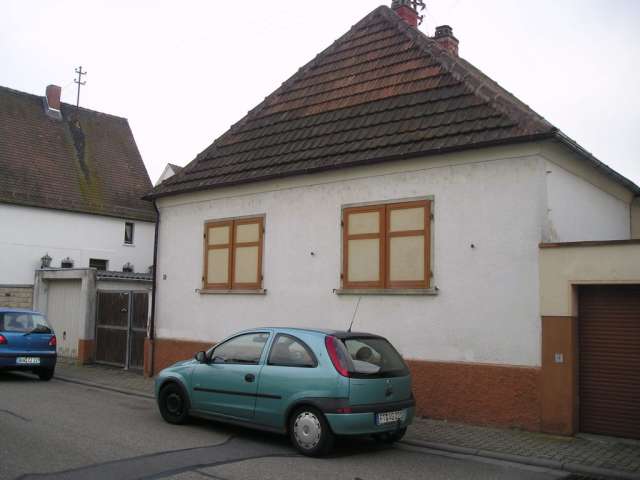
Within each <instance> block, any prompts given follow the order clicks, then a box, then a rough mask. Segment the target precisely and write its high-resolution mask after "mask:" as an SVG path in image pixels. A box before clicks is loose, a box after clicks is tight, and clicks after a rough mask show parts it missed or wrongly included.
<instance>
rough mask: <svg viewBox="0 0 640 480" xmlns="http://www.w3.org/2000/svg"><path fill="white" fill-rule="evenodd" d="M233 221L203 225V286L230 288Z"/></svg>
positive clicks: (207, 287)
mask: <svg viewBox="0 0 640 480" xmlns="http://www.w3.org/2000/svg"><path fill="white" fill-rule="evenodd" d="M232 232H233V222H232V221H227V222H211V223H207V224H206V226H205V240H204V241H205V258H204V264H205V269H204V286H205V288H206V289H227V290H228V289H230V288H231V265H232V255H233V251H232Z"/></svg>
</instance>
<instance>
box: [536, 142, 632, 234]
mask: <svg viewBox="0 0 640 480" xmlns="http://www.w3.org/2000/svg"><path fill="white" fill-rule="evenodd" d="M545 154H546V155H547V158H548V160H547V163H546V171H545V172H546V179H547V199H548V200H547V201H548V224H547V228H546V231H545V235H544V241H546V242H578V241H589V240H626V239H629V238H630V235H631V224H630V219H631V213H630V204H631V198H632V195H631V193H630V192H629V191H626V190H624V189H622V188H621V187H620V186H619V185H617V184H614V183H613V182H612V180H610V179H608V177H606V176H605V175H603V174H602V173H600V172H599V171H596V170H595V168H593V167H591V166H589V165H587V164H586V162H584V161H581V160H579V159H577V158H574V157H573V156H572V155H571V154H569V153H567V152H563V151H562V150H559V149H557V148H551V149H549V150H547V151H546V152H545Z"/></svg>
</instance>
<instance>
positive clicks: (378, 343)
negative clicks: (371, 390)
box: [344, 338, 409, 377]
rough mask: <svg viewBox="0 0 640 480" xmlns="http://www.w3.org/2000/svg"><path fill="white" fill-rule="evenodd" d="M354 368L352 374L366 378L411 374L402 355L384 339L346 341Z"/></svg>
mask: <svg viewBox="0 0 640 480" xmlns="http://www.w3.org/2000/svg"><path fill="white" fill-rule="evenodd" d="M344 344H345V346H346V347H347V351H348V352H349V356H350V357H351V361H352V363H353V366H350V370H352V373H354V374H356V375H358V376H360V375H362V376H364V377H369V376H376V377H396V376H405V375H408V374H409V370H408V368H407V365H406V364H405V363H404V360H402V357H401V356H400V354H399V353H398V352H397V351H396V349H395V348H393V346H392V345H391V344H390V343H389V342H388V341H387V340H385V339H384V338H347V339H345V340H344Z"/></svg>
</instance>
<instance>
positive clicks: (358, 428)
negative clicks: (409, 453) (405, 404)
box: [325, 407, 415, 435]
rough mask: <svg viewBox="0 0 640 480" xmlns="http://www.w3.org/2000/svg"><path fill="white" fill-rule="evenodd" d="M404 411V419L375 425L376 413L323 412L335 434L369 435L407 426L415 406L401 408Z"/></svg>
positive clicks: (411, 419) (413, 413)
mask: <svg viewBox="0 0 640 480" xmlns="http://www.w3.org/2000/svg"><path fill="white" fill-rule="evenodd" d="M403 410H404V411H405V412H406V413H405V416H404V420H402V421H399V422H395V423H389V424H386V425H376V414H375V413H373V412H369V413H328V414H325V417H326V418H327V422H329V426H330V427H331V430H332V431H333V433H335V434H336V435H369V434H373V433H384V432H392V431H394V430H399V429H401V428H405V427H408V426H409V425H411V422H413V417H414V415H415V407H409V408H406V409H403Z"/></svg>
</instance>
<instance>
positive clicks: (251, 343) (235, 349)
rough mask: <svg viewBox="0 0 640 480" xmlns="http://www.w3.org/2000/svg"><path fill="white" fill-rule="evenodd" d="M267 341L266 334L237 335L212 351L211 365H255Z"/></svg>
mask: <svg viewBox="0 0 640 480" xmlns="http://www.w3.org/2000/svg"><path fill="white" fill-rule="evenodd" d="M268 339H269V334H268V333H247V334H244V335H238V336H237V337H234V338H232V339H231V340H228V341H226V342H224V343H223V344H221V345H218V346H217V347H216V348H214V349H213V352H212V354H211V355H212V356H211V360H212V362H213V363H241V364H247V365H257V364H258V363H259V362H260V357H261V356H262V351H263V350H264V346H265V345H266V344H267V340H268Z"/></svg>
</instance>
